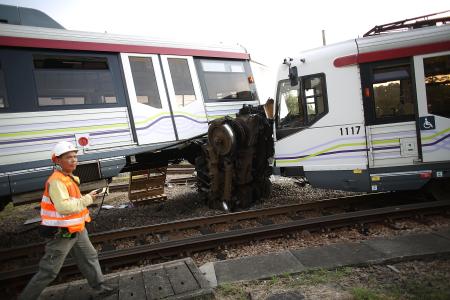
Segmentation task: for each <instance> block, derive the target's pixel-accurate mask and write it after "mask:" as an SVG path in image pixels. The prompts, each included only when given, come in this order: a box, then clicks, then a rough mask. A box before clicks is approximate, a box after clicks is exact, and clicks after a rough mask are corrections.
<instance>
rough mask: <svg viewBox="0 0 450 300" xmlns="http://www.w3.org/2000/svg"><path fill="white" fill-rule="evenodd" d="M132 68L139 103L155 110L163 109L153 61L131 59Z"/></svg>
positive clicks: (144, 58)
mask: <svg viewBox="0 0 450 300" xmlns="http://www.w3.org/2000/svg"><path fill="white" fill-rule="evenodd" d="M130 66H131V74H132V76H133V82H134V89H135V90H136V97H137V101H138V102H139V103H143V104H147V105H149V106H152V107H155V108H162V105H161V98H160V97H159V90H158V85H157V83H156V76H155V70H154V67H153V62H152V59H151V58H150V57H130Z"/></svg>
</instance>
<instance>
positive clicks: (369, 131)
mask: <svg viewBox="0 0 450 300" xmlns="http://www.w3.org/2000/svg"><path fill="white" fill-rule="evenodd" d="M407 21H411V20H407ZM449 21H450V18H449V17H448V16H447V17H445V18H440V19H439V20H438V21H436V22H434V23H433V20H428V19H427V18H422V19H421V18H418V19H417V20H415V23H411V22H409V23H408V24H406V22H404V23H402V22H399V23H397V24H396V23H391V24H388V25H389V26H384V27H383V26H377V27H375V28H374V30H372V31H370V32H369V33H368V34H366V35H365V36H364V37H362V38H358V39H355V40H350V41H346V42H342V43H338V44H334V45H329V46H324V47H321V48H318V49H313V50H310V51H305V52H302V53H301V54H300V55H299V56H298V57H295V58H287V59H285V61H284V63H283V64H282V65H281V67H280V68H279V73H278V86H277V95H276V99H277V102H276V116H275V132H274V135H275V159H274V166H275V169H276V172H278V173H280V174H282V175H285V176H300V177H303V178H304V179H305V180H307V181H308V182H309V183H311V184H312V185H313V186H316V187H323V188H332V189H341V190H350V191H363V192H377V191H395V190H414V189H419V188H421V187H423V186H424V185H425V184H426V183H428V182H430V181H432V182H445V183H448V179H449V178H450V146H449V145H450V144H449V143H450V25H449V24H448V23H449ZM421 25H424V26H421ZM420 27H422V28H420ZM383 28H389V29H390V30H389V31H390V32H386V31H383V30H380V29H383ZM413 28H414V29H413ZM405 29H407V30H406V31H405ZM393 30H395V31H401V32H392V31H393Z"/></svg>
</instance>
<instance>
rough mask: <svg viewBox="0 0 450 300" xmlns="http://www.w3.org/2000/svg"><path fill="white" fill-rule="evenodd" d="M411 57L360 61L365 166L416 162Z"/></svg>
mask: <svg viewBox="0 0 450 300" xmlns="http://www.w3.org/2000/svg"><path fill="white" fill-rule="evenodd" d="M411 61H412V60H411V59H401V60H391V61H382V62H375V63H368V64H361V81H362V87H363V104H364V116H365V121H366V134H367V144H368V160H369V167H371V168H377V167H388V166H405V165H412V164H414V163H416V162H418V161H419V153H420V151H419V149H418V140H417V127H416V95H415V89H414V86H413V83H414V74H412V70H413V68H412V66H411V65H412V63H411Z"/></svg>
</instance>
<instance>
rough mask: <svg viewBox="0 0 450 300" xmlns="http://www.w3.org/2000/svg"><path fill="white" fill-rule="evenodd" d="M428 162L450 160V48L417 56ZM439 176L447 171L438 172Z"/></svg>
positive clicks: (421, 125)
mask: <svg viewBox="0 0 450 300" xmlns="http://www.w3.org/2000/svg"><path fill="white" fill-rule="evenodd" d="M414 69H415V72H416V86H417V88H416V89H417V100H418V109H419V118H418V122H419V128H420V139H421V147H422V155H423V161H424V162H437V161H448V160H449V159H450V51H447V52H441V53H437V54H436V53H434V54H427V55H421V56H416V57H414ZM436 175H437V176H438V177H439V176H442V175H443V174H442V173H441V174H439V172H438V173H437V174H436Z"/></svg>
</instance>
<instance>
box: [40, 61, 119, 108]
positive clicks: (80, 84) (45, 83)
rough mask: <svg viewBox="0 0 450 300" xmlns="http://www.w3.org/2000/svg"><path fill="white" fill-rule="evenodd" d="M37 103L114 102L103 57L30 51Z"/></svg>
mask: <svg viewBox="0 0 450 300" xmlns="http://www.w3.org/2000/svg"><path fill="white" fill-rule="evenodd" d="M33 62H34V75H35V80H36V88H37V93H38V103H39V106H54V105H93V104H97V105H101V104H108V103H117V98H116V94H115V89H114V84H113V79H112V75H111V72H110V70H109V67H108V61H107V58H105V57H78V56H60V55H34V56H33Z"/></svg>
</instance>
